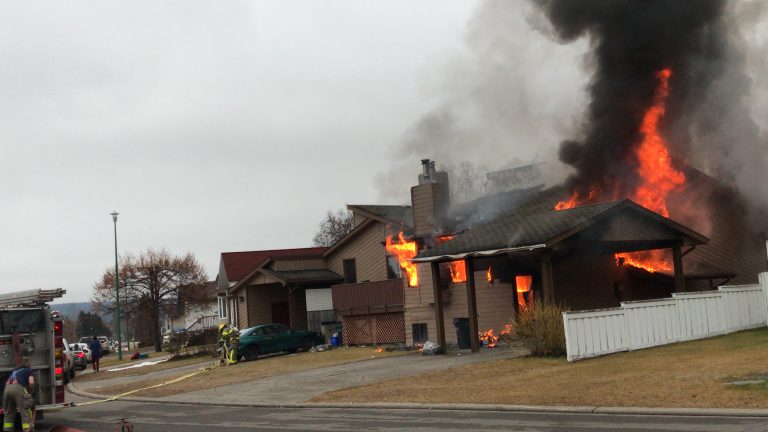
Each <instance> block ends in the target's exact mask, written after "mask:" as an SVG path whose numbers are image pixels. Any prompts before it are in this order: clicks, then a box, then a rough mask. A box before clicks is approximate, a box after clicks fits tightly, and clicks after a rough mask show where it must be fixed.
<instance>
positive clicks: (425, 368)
mask: <svg viewBox="0 0 768 432" xmlns="http://www.w3.org/2000/svg"><path fill="white" fill-rule="evenodd" d="M527 353H528V351H527V350H525V349H523V348H497V349H492V350H488V349H485V350H481V351H480V352H477V353H472V352H469V351H462V352H460V353H456V352H453V353H449V354H446V355H438V356H425V355H406V356H395V357H384V358H377V359H373V360H366V361H360V362H355V363H347V364H343V365H336V366H328V367H322V368H316V369H310V370H305V371H302V372H295V373H291V374H283V375H277V376H273V377H268V378H262V379H258V380H254V381H247V382H243V383H239V384H233V385H228V386H225V387H216V388H212V389H207V390H199V391H194V392H189V393H184V394H180V395H173V396H166V397H163V398H160V399H159V400H164V401H175V402H200V403H211V402H214V401H215V403H235V404H238V403H239V404H243V403H268V404H283V403H285V404H290V403H299V402H305V401H307V400H309V399H312V398H313V397H315V396H318V395H320V394H323V393H325V392H328V391H331V390H338V389H342V388H347V387H355V386H360V385H363V384H370V383H374V382H377V381H383V380H388V379H392V378H400V377H404V376H408V375H417V374H422V373H424V372H431V371H436V370H441V369H448V368H452V367H458V366H466V365H471V364H476V363H480V362H486V361H491V360H498V359H508V358H515V357H520V356H523V355H526V354H527ZM257 361H258V360H257Z"/></svg>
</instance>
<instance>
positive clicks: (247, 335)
mask: <svg viewBox="0 0 768 432" xmlns="http://www.w3.org/2000/svg"><path fill="white" fill-rule="evenodd" d="M324 342H325V340H324V339H323V335H321V334H320V333H318V332H316V331H310V330H292V329H290V328H289V327H288V326H285V325H283V324H260V325H257V326H254V327H250V328H247V329H243V330H240V346H239V347H238V349H237V355H238V358H241V357H245V359H246V360H256V359H257V358H258V357H259V355H261V354H269V353H274V352H280V351H288V352H290V353H294V352H296V351H298V350H299V348H301V349H302V350H304V351H309V350H310V349H312V347H314V346H315V345H320V344H322V343H324Z"/></svg>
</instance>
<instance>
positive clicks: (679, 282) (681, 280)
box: [672, 242, 685, 293]
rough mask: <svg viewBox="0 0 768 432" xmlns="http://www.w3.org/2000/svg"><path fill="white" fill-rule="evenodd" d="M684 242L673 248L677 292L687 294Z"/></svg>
mask: <svg viewBox="0 0 768 432" xmlns="http://www.w3.org/2000/svg"><path fill="white" fill-rule="evenodd" d="M682 246H683V245H682V242H678V243H677V244H675V245H674V246H673V247H672V262H673V264H674V267H675V292H677V293H683V292H685V272H684V271H683V254H682V251H681V248H682Z"/></svg>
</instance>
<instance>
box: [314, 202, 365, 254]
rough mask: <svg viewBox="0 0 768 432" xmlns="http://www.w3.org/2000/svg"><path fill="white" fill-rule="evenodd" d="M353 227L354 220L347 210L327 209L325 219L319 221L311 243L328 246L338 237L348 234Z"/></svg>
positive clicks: (337, 239)
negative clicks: (335, 210)
mask: <svg viewBox="0 0 768 432" xmlns="http://www.w3.org/2000/svg"><path fill="white" fill-rule="evenodd" d="M354 227H355V220H354V217H353V215H352V212H350V211H349V210H338V211H337V212H336V213H334V212H332V211H328V214H327V215H326V217H325V219H324V220H323V221H322V222H320V227H319V229H318V231H317V234H315V237H314V238H313V239H312V244H313V245H315V246H323V247H330V246H332V245H333V244H334V243H336V242H337V241H339V239H340V238H342V237H344V236H345V235H347V234H349V232H350V231H352V229H353V228H354Z"/></svg>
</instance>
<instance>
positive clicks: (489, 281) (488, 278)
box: [485, 266, 493, 287]
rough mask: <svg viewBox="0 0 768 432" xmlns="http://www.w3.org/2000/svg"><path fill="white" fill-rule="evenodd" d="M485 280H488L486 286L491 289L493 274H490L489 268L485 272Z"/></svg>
mask: <svg viewBox="0 0 768 432" xmlns="http://www.w3.org/2000/svg"><path fill="white" fill-rule="evenodd" d="M485 278H486V279H487V280H488V286H489V287H493V273H491V266H488V271H487V272H485Z"/></svg>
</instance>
